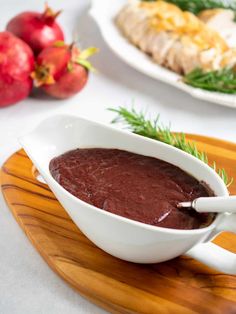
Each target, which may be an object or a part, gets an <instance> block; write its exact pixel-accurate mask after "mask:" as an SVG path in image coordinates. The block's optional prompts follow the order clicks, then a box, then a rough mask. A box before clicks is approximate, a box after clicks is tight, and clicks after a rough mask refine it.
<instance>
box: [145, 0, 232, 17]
mask: <svg viewBox="0 0 236 314" xmlns="http://www.w3.org/2000/svg"><path fill="white" fill-rule="evenodd" d="M142 1H148V2H152V1H156V0H142ZM165 1H166V2H170V3H173V4H175V5H177V6H178V7H179V8H180V9H182V10H183V11H189V12H192V13H194V14H198V13H199V12H201V11H203V10H207V9H214V8H221V9H231V10H233V11H236V2H235V1H233V0H165Z"/></svg>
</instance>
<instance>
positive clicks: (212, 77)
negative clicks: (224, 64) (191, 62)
mask: <svg viewBox="0 0 236 314" xmlns="http://www.w3.org/2000/svg"><path fill="white" fill-rule="evenodd" d="M183 81H184V82H185V83H186V84H188V85H191V86H194V87H198V88H201V89H206V90H209V91H216V92H221V93H226V94H236V72H235V71H234V70H233V69H230V68H224V69H222V70H217V71H210V72H204V71H203V70H202V69H200V68H198V69H195V70H193V71H192V72H190V73H188V74H187V75H185V76H184V78H183Z"/></svg>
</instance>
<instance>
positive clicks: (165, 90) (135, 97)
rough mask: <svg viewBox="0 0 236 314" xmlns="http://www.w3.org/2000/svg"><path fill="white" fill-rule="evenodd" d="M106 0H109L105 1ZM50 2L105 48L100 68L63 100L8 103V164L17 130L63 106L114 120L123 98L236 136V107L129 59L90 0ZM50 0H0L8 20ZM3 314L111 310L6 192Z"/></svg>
mask: <svg viewBox="0 0 236 314" xmlns="http://www.w3.org/2000/svg"><path fill="white" fill-rule="evenodd" d="M101 4H102V0H101ZM50 5H51V6H53V7H55V8H56V9H61V8H62V9H63V10H64V12H63V13H62V14H61V17H60V18H59V20H60V22H61V24H62V25H63V26H64V28H65V29H66V34H67V38H68V39H69V40H71V38H72V36H71V34H78V36H79V41H80V43H81V44H82V45H83V46H84V47H86V46H87V45H96V46H98V47H100V54H99V55H97V56H96V57H94V64H95V66H96V67H97V68H98V70H99V74H96V75H92V76H91V77H90V80H89V83H88V85H87V86H86V88H85V89H84V90H83V91H82V92H81V93H80V94H79V95H77V96H76V97H74V98H71V99H69V100H67V101H56V100H52V99H49V98H47V97H46V96H42V95H40V93H38V92H37V93H36V92H34V95H33V97H31V98H29V99H27V100H25V101H23V102H21V103H19V104H17V105H14V106H11V107H8V108H5V109H1V110H0V164H2V163H3V162H4V161H5V160H6V158H7V157H8V156H10V154H12V153H13V152H14V151H16V150H17V149H18V148H20V146H19V144H18V142H17V137H18V136H20V135H22V134H25V133H26V132H28V131H30V130H31V129H32V128H34V127H35V126H36V125H37V124H38V123H39V122H40V121H41V120H43V119H44V118H46V117H48V116H50V115H53V114H55V113H57V112H67V113H71V114H75V115H82V116H85V117H89V118H91V119H94V120H98V121H101V122H104V123H109V121H110V120H111V119H112V117H113V114H112V113H111V112H108V111H107V110H106V108H107V107H111V106H113V107H115V106H119V105H127V106H132V104H134V105H135V107H136V108H145V109H147V111H148V112H150V114H151V116H152V117H154V116H155V115H156V114H157V113H160V115H161V120H162V121H163V122H164V123H168V122H169V121H171V125H172V129H174V130H177V131H185V132H190V133H198V134H205V135H209V136H214V137H219V138H223V139H227V140H232V141H236V140H235V134H236V110H233V109H229V108H225V107H221V106H217V105H214V104H210V103H205V102H199V101H198V100H195V99H193V98H191V97H190V96H188V95H186V94H184V93H182V92H180V91H178V90H175V89H173V88H171V87H168V86H167V85H165V84H162V83H159V82H157V81H154V80H152V79H150V78H148V77H146V76H144V75H142V74H140V73H138V72H136V71H135V70H133V69H131V68H129V67H128V66H126V65H125V64H123V62H121V61H120V60H119V59H118V58H117V57H116V56H114V55H113V54H112V53H111V51H110V50H109V49H108V48H107V46H106V44H105V43H104V42H103V40H102V38H101V35H100V33H99V30H98V28H97V26H96V24H95V23H94V22H93V20H92V19H91V18H90V17H89V16H87V14H86V7H88V2H86V1H85V0H84V1H82V0H80V1H76V0H70V1H56V0H50ZM43 6H44V0H37V1H32V0H24V1H19V0H18V1H17V0H7V1H5V0H0V8H1V9H0V12H1V19H0V26H1V29H4V27H5V24H6V22H7V21H8V19H9V18H10V17H12V16H13V15H14V14H16V13H17V12H21V11H22V10H29V9H35V10H42V8H43ZM0 217H1V218H0V252H1V253H0V313H3V314H14V313H22V314H35V313H50V314H54V313H55V314H59V313H67V314H72V313H76V314H78V313H98V314H99V313H104V311H103V310H101V309H99V308H97V307H96V306H94V305H92V304H91V303H89V302H88V301H87V300H85V299H83V298H82V297H81V296H80V295H79V294H78V293H76V292H75V291H74V290H72V289H71V288H70V287H69V286H68V285H67V284H66V283H65V282H64V281H62V280H61V279H60V278H59V277H58V276H57V275H56V274H54V273H53V272H52V271H51V269H50V268H49V267H48V266H47V264H46V263H45V262H44V261H43V260H42V258H41V257H40V255H39V254H38V252H37V251H36V250H35V249H34V247H33V246H32V245H31V243H30V242H29V240H28V239H27V238H26V236H25V235H24V233H23V232H22V230H21V229H20V227H19V226H18V224H17V223H16V221H15V220H14V218H13V216H12V214H11V213H10V211H9V209H8V208H7V206H6V204H5V202H4V200H3V198H2V195H0Z"/></svg>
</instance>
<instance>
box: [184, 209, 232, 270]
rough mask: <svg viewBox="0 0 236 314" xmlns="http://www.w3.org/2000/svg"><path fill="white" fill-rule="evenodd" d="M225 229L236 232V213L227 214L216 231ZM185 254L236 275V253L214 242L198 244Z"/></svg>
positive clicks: (216, 232)
mask: <svg viewBox="0 0 236 314" xmlns="http://www.w3.org/2000/svg"><path fill="white" fill-rule="evenodd" d="M223 231H229V232H233V233H236V214H225V217H224V218H223V220H222V221H221V223H220V224H219V225H218V226H217V228H216V230H215V232H214V233H215V235H216V234H218V233H220V232H223ZM185 255H187V256H190V257H192V258H194V259H196V260H198V261H200V262H202V263H203V264H205V265H207V266H209V267H212V268H215V269H217V270H219V271H221V272H223V273H226V274H230V275H236V254H235V253H233V252H230V251H228V250H226V249H223V248H222V247H220V246H218V245H216V244H214V243H212V242H205V243H200V244H197V245H195V246H194V247H193V248H192V249H190V250H189V251H188V252H187V253H185Z"/></svg>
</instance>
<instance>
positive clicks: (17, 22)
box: [7, 5, 64, 55]
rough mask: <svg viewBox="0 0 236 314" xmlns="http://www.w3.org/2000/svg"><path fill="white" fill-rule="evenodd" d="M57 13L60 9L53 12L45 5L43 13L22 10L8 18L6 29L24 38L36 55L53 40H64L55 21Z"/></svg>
mask: <svg viewBox="0 0 236 314" xmlns="http://www.w3.org/2000/svg"><path fill="white" fill-rule="evenodd" d="M59 14H60V11H59V12H56V13H54V12H53V11H52V10H51V9H50V8H49V7H48V6H47V5H46V9H45V11H44V12H43V13H38V12H23V13H20V14H18V15H16V16H15V17H14V18H12V19H11V20H10V22H9V23H8V24H7V30H8V31H9V32H11V33H13V34H14V35H16V36H17V37H19V38H21V39H22V40H24V41H25V42H26V43H27V44H28V45H29V46H30V47H31V48H32V50H33V51H34V54H35V55H37V54H38V53H39V52H40V51H41V50H43V49H44V48H45V47H48V46H49V45H51V44H52V43H54V42H55V41H58V40H64V35H63V31H62V29H61V28H60V26H59V25H58V24H57V23H56V21H55V19H56V17H57V16H58V15H59Z"/></svg>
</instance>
